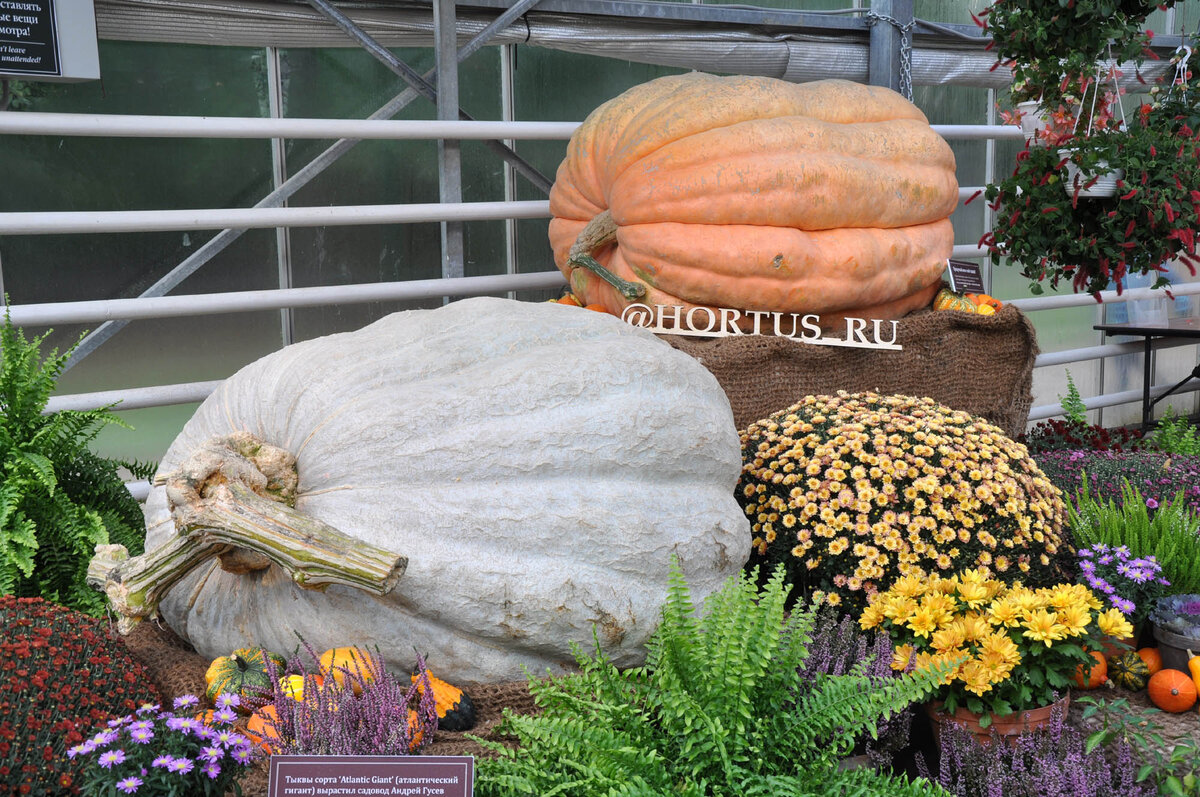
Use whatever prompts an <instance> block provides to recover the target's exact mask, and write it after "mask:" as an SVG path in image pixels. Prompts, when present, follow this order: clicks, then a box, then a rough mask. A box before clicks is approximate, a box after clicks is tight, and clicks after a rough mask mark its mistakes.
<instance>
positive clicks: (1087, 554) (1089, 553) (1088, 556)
mask: <svg viewBox="0 0 1200 797" xmlns="http://www.w3.org/2000/svg"><path fill="white" fill-rule="evenodd" d="M1079 555H1080V556H1081V557H1083V558H1084V559H1091V558H1092V557H1093V556H1095V554H1093V553H1092V549H1091V548H1084V549H1083V550H1081V551H1080V552H1079Z"/></svg>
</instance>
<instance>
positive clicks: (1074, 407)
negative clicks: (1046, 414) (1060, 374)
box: [1058, 371, 1088, 426]
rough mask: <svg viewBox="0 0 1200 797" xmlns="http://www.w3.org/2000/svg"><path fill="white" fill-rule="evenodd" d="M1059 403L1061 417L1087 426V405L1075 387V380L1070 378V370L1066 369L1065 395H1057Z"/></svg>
mask: <svg viewBox="0 0 1200 797" xmlns="http://www.w3.org/2000/svg"><path fill="white" fill-rule="evenodd" d="M1058 401H1059V403H1060V404H1061V405H1062V410H1063V417H1064V418H1066V419H1067V420H1068V421H1070V422H1071V423H1074V424H1078V425H1080V426H1087V425H1088V422H1087V407H1086V406H1084V403H1083V397H1082V396H1081V395H1079V388H1077V387H1075V380H1074V379H1072V378H1071V372H1070V371H1067V395H1066V396H1065V397H1064V396H1059V397H1058Z"/></svg>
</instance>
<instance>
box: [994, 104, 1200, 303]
mask: <svg viewBox="0 0 1200 797" xmlns="http://www.w3.org/2000/svg"><path fill="white" fill-rule="evenodd" d="M1189 108H1190V104H1189V103H1188V101H1187V99H1186V98H1184V97H1181V96H1179V95H1175V97H1174V99H1168V100H1166V101H1163V102H1160V103H1158V104H1156V105H1154V106H1151V105H1143V106H1142V107H1141V109H1140V110H1139V112H1138V114H1137V117H1136V119H1134V120H1131V121H1130V124H1129V127H1128V129H1127V130H1118V129H1104V130H1094V131H1092V132H1091V134H1090V135H1087V136H1075V137H1069V138H1067V139H1065V140H1063V141H1061V142H1059V143H1058V145H1057V146H1032V147H1027V148H1026V149H1025V151H1023V152H1022V153H1021V154H1020V155H1019V156H1018V158H1017V165H1016V168H1015V169H1014V171H1013V173H1012V175H1011V176H1010V177H1008V178H1006V179H1004V180H1001V181H1000V182H999V183H997V184H994V185H989V186H988V187H987V189H986V191H985V196H986V197H987V199H988V200H989V201H990V202H991V203H992V208H993V209H994V210H995V211H996V213H997V216H996V223H995V228H994V229H993V230H992V231H991V232H989V233H987V234H985V235H984V236H983V238H982V239H980V244H981V245H982V246H986V247H987V248H988V249H989V250H990V251H991V253H992V255H993V256H1000V257H1006V258H1008V259H1009V260H1010V261H1015V262H1019V263H1020V264H1021V265H1022V272H1021V273H1022V274H1023V275H1024V276H1025V277H1028V278H1029V279H1030V280H1031V285H1030V289H1031V291H1032V292H1033V293H1034V294H1040V293H1042V291H1043V286H1044V285H1045V284H1046V283H1049V284H1050V286H1051V287H1055V288H1057V287H1058V285H1059V283H1061V282H1069V283H1070V284H1071V287H1072V288H1073V289H1074V290H1075V291H1077V292H1078V291H1087V292H1089V293H1093V294H1096V293H1099V291H1101V290H1104V289H1106V288H1109V287H1113V288H1115V289H1116V290H1117V291H1120V290H1121V289H1122V287H1123V285H1124V281H1125V278H1126V277H1127V276H1128V275H1130V274H1149V273H1155V274H1157V279H1156V280H1155V282H1154V287H1156V288H1159V287H1164V286H1167V285H1169V282H1168V280H1167V277H1166V274H1167V272H1168V263H1169V262H1170V261H1171V260H1175V259H1178V260H1180V261H1181V262H1183V263H1184V264H1185V265H1186V266H1187V267H1188V269H1189V270H1191V271H1192V273H1193V274H1194V273H1195V267H1196V265H1198V264H1200V257H1198V256H1197V253H1196V232H1197V229H1200V190H1198V189H1200V133H1198V132H1197V130H1196V128H1195V127H1194V122H1195V121H1196V120H1193V119H1192V113H1193V112H1192V111H1190V110H1189ZM1069 164H1073V165H1074V166H1075V167H1078V170H1079V173H1080V176H1079V177H1076V178H1074V179H1071V178H1069V176H1068V173H1067V166H1068V165H1069ZM1106 179H1107V180H1109V181H1112V182H1115V192H1114V193H1113V194H1112V195H1111V196H1104V197H1096V196H1089V194H1090V193H1091V189H1093V188H1094V187H1095V186H1096V185H1097V184H1098V183H1100V182H1101V181H1102V180H1106Z"/></svg>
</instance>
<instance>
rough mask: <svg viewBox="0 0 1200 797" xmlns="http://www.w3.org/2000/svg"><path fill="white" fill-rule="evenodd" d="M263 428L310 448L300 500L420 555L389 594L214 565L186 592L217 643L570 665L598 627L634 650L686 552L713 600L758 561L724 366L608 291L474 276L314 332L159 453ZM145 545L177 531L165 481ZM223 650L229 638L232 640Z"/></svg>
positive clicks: (231, 388)
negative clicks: (625, 313) (721, 376)
mask: <svg viewBox="0 0 1200 797" xmlns="http://www.w3.org/2000/svg"><path fill="white" fill-rule="evenodd" d="M237 429H244V430H246V431H248V432H250V433H252V434H254V435H256V436H257V437H259V438H260V439H262V440H264V441H265V442H268V443H271V444H273V445H276V446H279V447H282V448H284V449H286V450H287V451H289V452H291V453H292V454H293V455H294V456H295V457H296V462H297V471H298V474H299V492H298V497H297V500H296V509H297V510H299V511H301V512H304V513H307V514H309V515H311V516H313V517H316V518H318V519H320V520H322V521H324V522H326V523H328V524H330V525H331V526H333V527H335V528H337V529H338V530H340V531H341V532H343V533H345V534H348V535H350V536H353V537H355V538H357V539H361V540H364V541H366V542H369V543H372V544H374V545H378V546H380V547H383V548H385V549H387V550H389V551H394V552H395V553H397V554H400V555H403V556H406V557H408V567H407V569H406V571H405V572H404V575H403V576H402V577H401V578H400V580H399V582H398V585H397V586H396V589H395V590H394V591H393V592H392V593H390V594H388V595H387V596H385V597H383V598H374V597H372V596H370V595H368V594H367V593H365V592H362V591H359V590H355V589H351V588H348V587H340V586H333V587H330V588H329V589H328V590H327V591H325V592H316V591H313V590H305V589H302V588H300V587H298V586H296V585H295V584H293V583H292V582H291V580H290V579H289V578H288V576H287V575H286V574H285V573H284V572H283V571H282V570H279V569H278V568H275V567H271V568H269V569H267V570H262V571H258V572H256V573H251V574H246V575H234V574H230V573H226V572H224V571H222V570H220V569H219V568H218V567H217V566H216V563H215V562H214V563H213V565H211V566H209V565H204V566H202V567H200V568H198V570H197V571H196V572H194V573H193V574H190V575H189V576H187V577H186V578H185V579H184V580H183V581H181V582H180V584H179V585H177V586H176V587H174V588H173V589H172V590H171V591H170V592H169V593H168V594H167V595H166V597H165V599H164V601H163V604H162V613H163V616H164V618H165V619H166V621H167V623H168V624H169V625H170V626H171V627H172V628H173V629H174V630H175V631H176V632H177V633H179V634H181V635H183V636H184V637H185V638H186V639H188V640H189V641H190V642H191V643H192V644H193V645H194V646H195V647H196V649H197V650H198V651H199V652H200V653H201V654H202V655H206V656H210V657H211V656H214V655H216V653H223V652H228V651H229V650H231V649H233V648H236V647H241V646H243V645H246V644H256V645H265V646H267V647H269V648H272V649H275V650H290V649H292V648H293V647H294V646H295V645H296V634H297V633H299V634H300V635H301V636H303V638H304V640H305V641H306V642H308V643H309V644H311V645H312V646H313V648H314V649H315V650H324V649H327V648H333V647H347V646H359V647H363V648H367V649H371V650H373V649H374V648H375V647H376V646H378V647H379V649H380V652H381V654H382V655H383V657H384V659H385V663H386V665H387V666H388V668H389V669H391V670H393V671H395V670H401V671H403V672H408V671H410V669H411V667H412V664H413V659H414V649H415V650H418V651H420V652H421V654H422V655H423V656H425V657H426V659H427V661H429V662H430V663H431V666H435V667H436V671H437V672H438V673H439V675H442V677H444V678H446V679H447V680H448V681H449V682H451V683H470V682H492V681H496V680H520V679H523V678H524V673H523V669H522V668H523V667H528V668H529V670H530V671H531V672H538V673H542V672H544V671H545V670H546V669H547V668H553V669H555V670H558V669H560V667H562V666H566V665H569V664H572V663H573V662H574V657H573V655H572V653H571V650H570V644H571V642H577V643H579V644H580V645H583V646H584V647H585V648H590V647H591V645H592V629H593V626H594V625H595V626H596V627H597V628H598V630H599V632H600V639H601V643H602V644H603V645H604V647H605V649H606V651H607V652H608V653H609V655H610V656H612V658H613V659H614V660H615V661H617V662H618V663H619V664H621V665H622V666H626V665H633V664H637V663H639V662H640V661H641V660H642V658H644V655H645V650H644V647H643V646H644V643H645V641H646V639H647V638H648V637H649V635H650V633H651V632H652V631H653V629H654V627H655V626H656V625H657V621H658V614H659V611H660V609H661V607H662V604H663V602H664V601H665V598H666V590H667V586H668V584H667V569H668V566H669V562H670V555H671V554H672V553H675V554H676V555H678V557H679V559H680V562H681V564H682V567H683V569H684V571H685V575H686V576H687V577H688V579H689V586H691V587H692V589H693V595H694V597H695V598H696V600H697V601H699V600H702V599H703V598H704V597H706V596H707V595H709V594H711V593H712V592H713V591H715V590H716V589H717V588H718V587H719V586H720V584H721V582H723V581H724V579H726V578H727V577H729V576H730V575H732V574H734V573H736V572H738V570H739V569H740V568H741V566H742V565H743V564H744V563H745V561H746V559H747V558H748V556H749V552H750V533H749V531H750V530H749V524H748V522H747V520H746V518H745V515H744V514H743V513H742V511H741V509H740V508H739V507H738V505H737V501H736V500H735V498H734V495H733V490H734V487H735V485H736V484H737V480H738V475H739V473H740V471H741V447H740V445H739V442H738V435H737V429H736V427H735V426H734V423H733V414H732V411H731V410H730V408H729V401H728V399H727V398H726V396H725V393H724V391H723V390H721V387H720V385H719V384H718V383H717V381H716V378H715V377H713V376H712V374H711V373H709V372H708V371H707V370H706V369H705V368H704V367H703V366H702V365H700V364H699V363H698V362H696V361H695V360H694V359H692V358H691V357H689V356H687V355H685V354H682V353H681V352H677V351H675V350H674V349H672V348H671V347H670V346H669V345H667V344H666V343H664V342H663V341H661V340H659V339H657V338H656V337H655V336H654V335H652V334H650V333H649V332H646V331H644V330H640V329H636V328H634V327H632V326H630V325H629V324H626V323H624V322H622V321H620V320H618V319H615V318H613V317H611V316H608V315H606V314H604V313H590V312H584V311H582V310H581V309H580V308H577V307H566V306H562V305H557V304H552V303H544V302H515V301H509V300H506V299H493V298H476V299H466V300H463V301H458V302H453V303H451V304H449V305H447V306H445V307H442V308H439V309H437V310H413V311H407V312H402V313H395V314H393V315H391V316H388V317H386V318H383V319H381V320H380V321H378V322H376V323H375V324H372V325H370V326H368V327H366V328H364V329H362V330H359V331H357V332H351V333H344V334H340V335H330V336H328V337H324V338H318V339H315V340H311V341H305V342H302V343H297V344H295V345H293V346H289V347H286V348H284V349H282V350H281V351H279V352H275V353H273V354H271V355H268V356H267V357H264V358H262V359H260V360H258V361H257V362H255V363H252V364H250V365H248V366H246V367H245V368H243V369H242V370H241V371H239V372H238V373H237V374H235V375H234V376H232V377H230V378H229V379H227V380H226V381H225V382H224V383H222V385H221V386H220V387H219V388H218V389H217V390H216V391H215V392H214V393H213V395H212V396H210V397H209V398H208V399H207V400H206V401H205V402H204V404H203V405H201V407H200V408H199V409H198V410H197V412H196V414H195V416H193V418H192V419H191V420H190V421H189V422H188V423H187V425H186V426H185V427H184V429H183V431H182V432H181V433H180V435H179V437H178V438H177V439H176V440H175V442H174V443H173V444H172V445H171V447H170V449H169V450H168V451H167V453H166V454H165V455H164V456H163V458H162V461H161V463H160V466H159V468H160V472H162V473H168V472H171V471H172V470H174V469H177V468H178V467H179V465H180V463H181V461H182V460H183V459H185V458H186V457H187V456H189V455H190V454H191V452H193V451H194V450H195V449H196V448H197V447H198V446H199V445H201V444H202V443H203V442H204V441H206V440H208V439H210V438H212V437H214V436H219V435H224V434H229V433H230V432H232V431H234V430H237ZM146 516H147V539H148V542H147V545H149V546H154V545H156V544H159V543H161V542H163V541H164V540H165V539H166V538H167V536H168V535H171V534H174V527H173V524H172V523H171V519H170V512H169V509H168V506H167V501H166V490H165V488H164V487H155V488H153V489H152V490H151V493H150V495H149V497H148V499H147V503H146ZM213 651H216V653H213Z"/></svg>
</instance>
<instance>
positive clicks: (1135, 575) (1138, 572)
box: [1129, 568, 1154, 584]
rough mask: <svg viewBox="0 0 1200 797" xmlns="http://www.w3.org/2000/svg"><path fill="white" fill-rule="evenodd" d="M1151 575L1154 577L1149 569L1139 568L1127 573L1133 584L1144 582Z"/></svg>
mask: <svg viewBox="0 0 1200 797" xmlns="http://www.w3.org/2000/svg"><path fill="white" fill-rule="evenodd" d="M1153 577H1154V574H1153V573H1151V572H1150V571H1149V570H1142V569H1140V568H1138V569H1135V570H1134V571H1133V572H1132V573H1130V574H1129V579H1130V580H1131V581H1133V582H1134V583H1135V584H1145V583H1146V582H1147V581H1149V580H1150V579H1151V578H1153Z"/></svg>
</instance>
